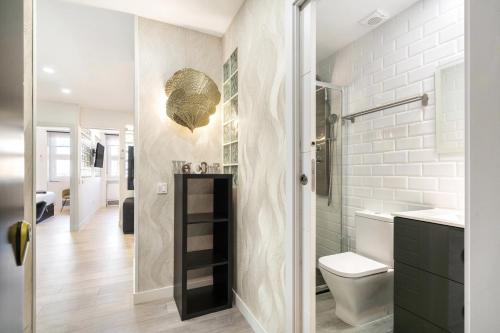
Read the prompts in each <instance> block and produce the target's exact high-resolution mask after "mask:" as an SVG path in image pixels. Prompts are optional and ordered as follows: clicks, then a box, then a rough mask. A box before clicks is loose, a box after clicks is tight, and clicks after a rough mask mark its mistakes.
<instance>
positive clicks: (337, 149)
mask: <svg viewBox="0 0 500 333" xmlns="http://www.w3.org/2000/svg"><path fill="white" fill-rule="evenodd" d="M342 99H343V91H342V89H341V88H340V87H335V86H333V85H331V84H329V83H323V82H319V81H318V82H317V83H316V263H317V262H318V260H317V259H318V258H320V257H322V256H327V255H331V254H335V253H340V252H341V251H342V239H343V237H342V235H343V228H342V120H341V117H342V106H343V101H342ZM323 286H325V282H324V280H323V278H322V276H321V273H320V271H319V269H318V268H316V288H317V291H320V290H321V289H322V287H323Z"/></svg>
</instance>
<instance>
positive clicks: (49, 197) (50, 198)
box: [36, 191, 56, 206]
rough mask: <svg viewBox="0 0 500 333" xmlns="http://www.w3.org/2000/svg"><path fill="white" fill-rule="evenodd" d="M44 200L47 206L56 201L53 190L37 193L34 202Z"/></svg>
mask: <svg viewBox="0 0 500 333" xmlns="http://www.w3.org/2000/svg"><path fill="white" fill-rule="evenodd" d="M41 201H45V202H46V203H47V206H48V205H50V204H53V203H55V202H56V194H55V193H54V192H50V191H47V193H37V194H36V202H37V203H39V202H41Z"/></svg>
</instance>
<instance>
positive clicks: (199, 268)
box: [174, 174, 234, 320]
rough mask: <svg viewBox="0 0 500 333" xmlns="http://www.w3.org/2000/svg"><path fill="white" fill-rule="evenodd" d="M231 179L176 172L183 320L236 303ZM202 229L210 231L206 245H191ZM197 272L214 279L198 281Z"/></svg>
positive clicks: (178, 295)
mask: <svg viewBox="0 0 500 333" xmlns="http://www.w3.org/2000/svg"><path fill="white" fill-rule="evenodd" d="M232 182H233V176H232V175H227V174H219V175H216V174H212V175H209V174H182V175H181V174H177V175H175V199H174V200H175V202H174V220H175V226H174V299H175V303H176V305H177V309H178V310H179V314H180V316H181V319H182V320H187V319H191V318H195V317H199V316H202V315H205V314H208V313H212V312H216V311H220V310H224V309H229V308H231V307H232V301H233V299H232V297H233V296H232V295H233V292H232V287H233V269H234V267H233V205H232V200H233V199H232V198H233V196H232V190H233V185H232ZM188 207H189V208H188ZM200 232H204V235H207V236H211V237H209V239H210V242H211V244H206V245H207V246H206V247H204V250H198V249H199V248H195V247H192V246H191V245H193V242H192V239H191V240H190V237H191V236H194V237H197V236H199V235H200ZM193 273H194V275H196V276H197V277H201V276H204V277H206V278H207V279H206V281H210V283H209V284H208V285H207V284H203V286H200V285H199V283H198V284H196V283H195V281H194V280H191V279H192V278H193V279H194V275H193ZM204 280H205V279H204Z"/></svg>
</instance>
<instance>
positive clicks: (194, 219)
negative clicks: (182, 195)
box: [187, 213, 228, 224]
mask: <svg viewBox="0 0 500 333" xmlns="http://www.w3.org/2000/svg"><path fill="white" fill-rule="evenodd" d="M227 221H228V218H227V216H217V215H214V214H213V213H198V214H188V216H187V223H188V224H196V223H218V222H227Z"/></svg>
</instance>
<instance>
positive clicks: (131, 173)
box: [127, 146, 134, 191]
mask: <svg viewBox="0 0 500 333" xmlns="http://www.w3.org/2000/svg"><path fill="white" fill-rule="evenodd" d="M127 163H128V165H127V166H128V168H127V169H128V172H127V173H128V174H127V189H128V190H129V191H132V190H133V189H134V147H133V146H129V147H128V161H127Z"/></svg>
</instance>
